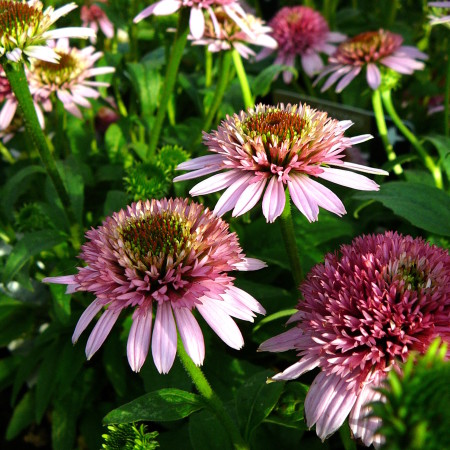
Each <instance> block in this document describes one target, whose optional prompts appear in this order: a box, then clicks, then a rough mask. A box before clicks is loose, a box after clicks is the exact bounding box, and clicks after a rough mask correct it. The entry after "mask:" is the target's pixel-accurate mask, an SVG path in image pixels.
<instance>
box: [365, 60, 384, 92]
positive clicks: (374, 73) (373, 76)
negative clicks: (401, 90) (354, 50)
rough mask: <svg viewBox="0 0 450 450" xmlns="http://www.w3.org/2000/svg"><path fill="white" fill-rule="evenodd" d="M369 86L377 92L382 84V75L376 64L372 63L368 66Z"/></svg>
mask: <svg viewBox="0 0 450 450" xmlns="http://www.w3.org/2000/svg"><path fill="white" fill-rule="evenodd" d="M366 78H367V84H368V85H369V86H370V87H371V88H372V89H373V90H376V89H378V87H379V86H380V84H381V73H380V70H379V69H378V67H377V66H376V64H373V63H370V64H367V74H366Z"/></svg>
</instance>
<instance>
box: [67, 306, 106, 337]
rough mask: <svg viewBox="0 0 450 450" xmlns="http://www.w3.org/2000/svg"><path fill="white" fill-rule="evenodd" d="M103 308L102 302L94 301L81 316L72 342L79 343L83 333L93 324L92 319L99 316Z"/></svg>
mask: <svg viewBox="0 0 450 450" xmlns="http://www.w3.org/2000/svg"><path fill="white" fill-rule="evenodd" d="M102 308H103V304H102V302H100V301H99V300H94V301H93V302H92V303H91V304H90V305H89V306H88V307H87V308H86V309H85V310H84V312H83V314H81V317H80V318H79V319H78V322H77V326H76V327H75V331H74V332H73V335H72V342H73V343H74V344H75V342H77V341H78V338H79V337H80V335H81V333H82V332H83V331H84V330H85V329H86V327H87V326H88V325H89V324H90V323H91V321H92V319H93V318H94V317H95V316H96V315H97V313H98V312H99V311H100V310H101V309H102Z"/></svg>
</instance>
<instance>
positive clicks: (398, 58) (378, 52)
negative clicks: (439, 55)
mask: <svg viewBox="0 0 450 450" xmlns="http://www.w3.org/2000/svg"><path fill="white" fill-rule="evenodd" d="M402 43H403V38H402V37H401V36H400V35H399V34H395V33H391V32H390V31H385V30H378V31H368V32H365V33H361V34H358V35H357V36H355V37H353V38H351V39H348V40H346V41H345V42H342V43H341V44H340V45H339V47H338V48H337V50H336V52H335V53H334V54H333V55H332V56H330V58H329V59H328V62H329V65H328V66H326V67H325V68H324V69H323V70H322V72H321V74H320V75H319V77H318V78H317V80H316V81H315V83H317V82H318V81H319V80H321V79H322V78H323V77H325V76H327V75H330V74H331V75H330V77H329V78H328V80H327V81H326V82H325V83H324V85H323V87H322V89H321V90H322V92H323V91H325V90H327V89H328V88H329V87H330V86H332V85H333V84H334V83H336V82H337V81H338V80H339V83H338V84H337V86H336V92H341V91H342V90H343V89H344V88H345V87H347V86H348V84H349V83H350V82H351V81H352V80H353V79H354V78H355V77H356V76H357V75H358V74H359V73H360V72H361V69H363V68H365V69H366V79H367V83H368V85H369V86H370V87H371V88H372V89H374V90H375V89H378V87H379V86H380V84H381V72H380V68H383V66H385V67H387V68H388V69H391V70H393V71H394V72H398V73H400V74H406V75H411V74H412V73H413V72H414V71H415V70H422V69H423V68H424V67H425V65H424V63H423V62H422V61H418V60H420V59H423V60H426V59H427V58H428V56H427V55H426V54H425V53H422V52H421V51H419V50H418V49H417V48H416V47H412V46H409V45H402Z"/></svg>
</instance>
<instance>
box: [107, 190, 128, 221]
mask: <svg viewBox="0 0 450 450" xmlns="http://www.w3.org/2000/svg"><path fill="white" fill-rule="evenodd" d="M127 204H128V197H127V194H126V193H125V192H123V191H108V193H107V194H106V200H105V204H104V205H103V214H104V215H105V216H109V215H111V214H112V213H113V212H117V211H120V210H121V209H122V208H125V207H126V206H127Z"/></svg>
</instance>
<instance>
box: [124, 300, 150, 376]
mask: <svg viewBox="0 0 450 450" xmlns="http://www.w3.org/2000/svg"><path fill="white" fill-rule="evenodd" d="M151 333H152V308H151V306H150V307H144V308H140V309H136V311H135V312H134V314H133V323H132V325H131V328H130V333H129V335H128V341H127V357H128V363H129V364H130V367H131V369H132V370H134V371H135V372H139V371H140V370H141V368H142V366H143V365H144V362H145V359H146V358H147V354H148V349H149V347H150V336H151Z"/></svg>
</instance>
